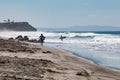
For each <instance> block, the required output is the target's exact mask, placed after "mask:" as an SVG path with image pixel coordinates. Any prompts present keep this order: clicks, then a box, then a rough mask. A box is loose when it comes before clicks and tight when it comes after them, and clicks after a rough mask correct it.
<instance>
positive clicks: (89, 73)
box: [0, 39, 120, 80]
mask: <svg viewBox="0 0 120 80" xmlns="http://www.w3.org/2000/svg"><path fill="white" fill-rule="evenodd" d="M0 45H1V46H0V80H4V79H10V80H18V79H19V80H21V79H25V80H120V71H119V70H116V71H115V70H113V69H109V68H107V67H103V66H100V65H97V64H94V63H92V61H90V60H87V59H85V58H82V57H78V56H76V55H74V54H72V53H70V52H68V51H64V50H60V49H56V48H51V47H47V46H36V45H33V44H32V43H28V42H20V41H14V40H12V41H11V40H3V39H0Z"/></svg>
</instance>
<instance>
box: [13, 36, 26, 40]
mask: <svg viewBox="0 0 120 80" xmlns="http://www.w3.org/2000/svg"><path fill="white" fill-rule="evenodd" d="M15 39H17V40H20V41H24V38H23V37H22V36H21V35H19V36H17V37H16V38H15Z"/></svg>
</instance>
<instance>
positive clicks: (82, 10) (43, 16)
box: [0, 0, 120, 27]
mask: <svg viewBox="0 0 120 80" xmlns="http://www.w3.org/2000/svg"><path fill="white" fill-rule="evenodd" d="M5 19H11V20H15V21H28V22H29V23H30V24H31V25H33V26H34V27H67V26H82V25H102V26H120V0H0V22H2V21H3V20H5Z"/></svg>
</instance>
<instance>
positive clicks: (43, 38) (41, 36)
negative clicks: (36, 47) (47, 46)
mask: <svg viewBox="0 0 120 80" xmlns="http://www.w3.org/2000/svg"><path fill="white" fill-rule="evenodd" d="M39 40H40V43H41V45H43V43H44V40H45V36H43V34H41V35H40V37H39Z"/></svg>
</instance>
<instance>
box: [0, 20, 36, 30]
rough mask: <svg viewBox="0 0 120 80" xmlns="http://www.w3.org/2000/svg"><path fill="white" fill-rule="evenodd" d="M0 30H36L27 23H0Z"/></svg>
mask: <svg viewBox="0 0 120 80" xmlns="http://www.w3.org/2000/svg"><path fill="white" fill-rule="evenodd" d="M0 30H12V31H37V29H36V28H34V27H33V26H31V25H30V24H29V23H28V22H10V23H0Z"/></svg>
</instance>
